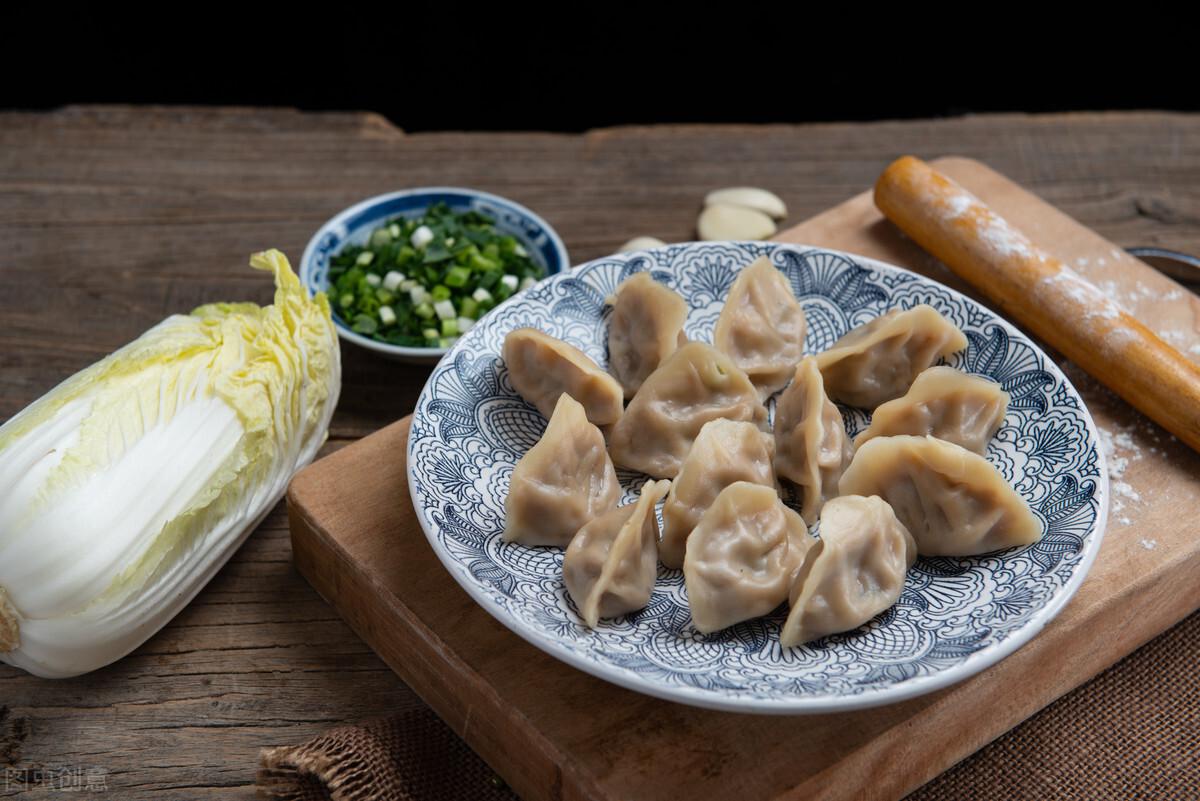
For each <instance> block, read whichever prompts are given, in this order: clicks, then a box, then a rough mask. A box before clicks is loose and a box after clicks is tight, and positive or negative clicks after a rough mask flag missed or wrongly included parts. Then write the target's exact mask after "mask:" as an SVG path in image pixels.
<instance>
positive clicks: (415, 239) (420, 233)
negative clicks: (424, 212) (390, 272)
mask: <svg viewBox="0 0 1200 801" xmlns="http://www.w3.org/2000/svg"><path fill="white" fill-rule="evenodd" d="M408 241H409V242H412V246H413V247H414V248H416V249H417V250H424V249H425V246H426V245H428V244H429V243H430V242H432V241H433V230H432V229H431V228H430V227H429V226H428V225H422V226H420V227H418V228H417V230H415V231H413V232H412V236H411V237H410V238H409V240H408Z"/></svg>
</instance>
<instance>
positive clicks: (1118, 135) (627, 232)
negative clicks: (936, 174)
mask: <svg viewBox="0 0 1200 801" xmlns="http://www.w3.org/2000/svg"><path fill="white" fill-rule="evenodd" d="M903 153H913V154H915V155H918V156H922V157H926V158H929V157H935V156H938V155H941V154H945V153H959V154H963V155H968V156H972V157H975V158H979V159H981V160H983V161H986V162H987V163H989V164H991V165H992V166H994V167H995V168H996V169H998V170H999V171H1001V172H1003V173H1005V174H1007V175H1008V176H1010V177H1012V178H1013V179H1015V180H1016V181H1018V182H1019V183H1021V184H1023V185H1024V186H1026V187H1028V188H1030V189H1031V190H1033V191H1034V192H1036V193H1038V194H1039V195H1041V196H1042V197H1044V198H1045V199H1047V200H1049V201H1051V202H1052V203H1054V204H1055V205H1057V206H1058V207H1059V208H1061V209H1063V210H1064V211H1066V212H1067V213H1069V214H1070V215H1071V216H1073V217H1075V218H1076V219H1079V220H1080V221H1082V222H1084V223H1085V224H1087V225H1088V226H1090V227H1092V228H1093V229H1095V230H1097V231H1099V232H1100V233H1102V234H1103V235H1104V236H1106V237H1107V238H1108V239H1110V240H1112V241H1113V242H1115V243H1118V244H1120V245H1123V246H1126V245H1161V246H1164V247H1173V248H1176V249H1180V250H1185V251H1191V252H1200V117H1196V116H1187V115H1172V114H1151V113H1145V114H1076V115H1066V116H1059V115H1056V116H1042V117H1029V116H1023V115H1003V116H986V117H968V118H963V119H954V120H941V121H931V122H904V123H876V124H829V125H810V126H763V127H739V126H716V127H690V126H664V127H650V128H622V129H613V130H603V131H594V132H590V133H587V134H584V135H549V134H421V135H412V136H409V135H405V134H403V133H401V132H400V131H399V130H397V129H396V128H394V127H392V126H391V125H390V124H388V123H387V122H386V121H384V120H382V119H380V118H378V117H375V116H373V115H369V114H302V113H298V112H293V111H287V110H259V109H219V110H212V109H188V108H171V109H128V108H73V109H67V110H64V111H61V112H57V113H50V114H20V113H8V114H0V288H2V289H3V292H2V293H0V419H6V418H7V417H9V416H11V415H12V414H14V413H15V412H17V411H18V410H19V409H21V408H22V407H24V406H25V405H26V404H28V403H29V402H30V401H32V400H33V399H35V398H36V397H38V396H39V395H41V394H42V393H44V392H45V391H46V390H48V389H50V388H51V387H52V386H53V385H54V384H56V383H57V382H59V381H61V380H62V379H63V378H65V377H67V376H68V375H70V374H71V373H73V372H75V371H76V370H78V369H80V368H82V367H84V366H86V365H88V364H90V363H92V362H93V361H95V360H96V359H98V358H100V357H101V356H103V355H105V354H106V353H108V352H110V351H111V350H113V349H115V348H116V347H118V346H120V345H122V344H124V343H125V342H127V341H129V340H131V339H133V338H135V337H136V336H137V335H139V334H140V333H141V332H142V331H144V330H145V329H146V328H148V327H150V326H151V325H152V324H154V323H155V322H157V321H158V320H160V319H161V318H162V317H164V316H165V315H167V314H169V313H171V312H176V311H181V310H187V309H189V308H191V307H192V306H195V305H197V304H199V303H202V302H207V301H213V300H233V299H247V300H256V301H259V302H266V301H269V299H270V287H269V286H268V284H267V283H265V282H264V281H263V279H262V276H261V275H258V274H255V273H252V272H251V271H250V270H249V269H248V268H246V267H245V263H246V259H247V256H248V255H249V253H251V252H252V251H255V250H259V249H262V248H264V247H268V246H275V247H280V248H283V249H284V250H285V251H286V252H287V253H289V254H290V255H292V256H293V258H298V256H299V253H300V252H301V250H302V249H303V246H304V244H305V242H306V241H307V239H308V237H309V235H310V234H311V233H312V231H313V230H315V229H316V227H317V226H318V225H320V224H321V223H322V222H323V221H324V220H325V219H327V218H328V217H329V216H330V215H332V214H333V213H335V212H336V211H338V210H340V209H341V208H342V207H344V206H345V205H347V204H349V203H351V202H353V201H355V200H358V199H361V198H362V197H365V196H367V195H371V194H375V193H378V192H383V191H388V190H392V189H397V188H402V187H409V186H418V185H424V184H435V183H443V184H444V183H450V184H465V185H469V186H476V187H479V188H481V189H486V190H489V191H494V192H498V193H500V194H504V195H507V196H509V197H512V198H514V199H515V200H518V201H520V202H522V203H525V204H527V205H529V206H531V207H533V208H534V209H536V210H537V211H538V212H539V213H541V214H542V215H543V216H545V217H546V218H547V219H548V220H549V221H550V222H551V223H552V224H553V225H554V226H555V227H556V228H557V229H558V230H559V232H560V233H561V234H562V235H563V238H564V240H565V241H566V243H567V247H568V249H569V250H570V251H571V255H572V257H573V260H575V261H582V260H585V259H588V258H592V257H595V256H599V255H603V254H604V253H606V252H609V251H611V250H612V249H613V248H614V247H615V246H616V245H618V244H619V243H620V242H622V241H624V240H625V239H627V238H628V237H630V236H632V235H635V234H652V235H655V236H658V237H660V238H663V239H667V240H679V239H688V238H690V237H691V236H692V235H693V232H692V227H693V224H694V220H695V215H696V213H697V211H698V206H699V202H700V200H701V198H702V197H703V194H704V192H705V191H707V190H709V189H711V188H714V187H718V186H722V185H729V184H755V185H762V186H766V187H770V188H772V189H774V190H775V191H776V192H778V193H779V194H780V195H781V196H782V197H783V198H784V200H785V201H786V202H787V203H788V206H789V209H790V211H791V215H792V218H793V219H796V220H798V219H803V218H805V217H808V216H810V215H812V214H815V213H817V212H819V211H821V210H822V209H825V208H828V207H830V206H833V205H834V204H836V203H838V202H840V201H842V200H845V199H846V198H848V197H850V196H851V195H854V194H856V193H858V192H859V191H861V190H862V188H864V187H866V186H869V185H870V184H871V182H872V181H873V180H874V179H875V177H876V176H877V175H878V173H879V172H880V171H881V170H882V169H883V167H884V166H886V164H887V163H889V162H890V161H891V160H892V159H893V158H894V157H896V156H898V155H901V154H903ZM426 372H427V371H426V370H424V369H421V368H412V367H402V366H398V365H395V364H393V363H390V362H384V361H381V360H378V359H376V358H374V357H372V356H370V355H369V354H366V353H363V352H361V351H359V350H356V349H352V348H348V349H346V350H345V375H344V382H345V389H344V393H343V401H342V403H341V405H340V407H339V409H338V413H337V415H336V417H335V420H334V426H333V431H332V438H331V442H330V444H329V446H328V449H330V450H332V449H336V448H337V447H339V446H340V445H342V444H344V443H346V442H347V441H350V440H353V439H356V438H358V437H361V436H363V435H364V434H367V433H369V432H371V431H373V430H376V429H378V428H380V427H382V426H383V425H385V424H387V423H390V422H391V421H393V420H396V419H397V418H399V417H401V416H402V415H403V414H405V413H407V412H408V411H409V410H410V409H411V408H412V405H413V402H414V401H415V398H416V396H417V393H418V392H419V391H420V387H421V385H422V383H423V381H424V377H425V375H426ZM1071 377H1072V379H1073V380H1076V379H1077V378H1078V379H1080V380H1081V381H1082V380H1083V377H1082V376H1079V375H1076V374H1072V376H1071ZM1100 403H1101V404H1106V405H1109V406H1111V407H1112V408H1113V409H1114V410H1115V411H1114V413H1115V414H1116V413H1122V414H1125V415H1126V416H1125V417H1123V418H1121V419H1123V420H1126V421H1127V422H1124V423H1122V425H1124V426H1127V427H1128V430H1126V429H1122V431H1121V432H1120V433H1128V434H1129V436H1131V437H1137V440H1136V441H1137V442H1143V441H1144V443H1145V444H1144V445H1143V446H1141V447H1142V452H1143V453H1144V452H1145V449H1147V448H1150V447H1165V446H1162V445H1155V444H1154V441H1153V438H1154V437H1155V436H1158V435H1159V434H1160V432H1156V429H1154V428H1153V427H1152V426H1148V425H1147V424H1146V423H1145V422H1144V421H1142V420H1140V419H1138V418H1137V417H1135V416H1129V415H1128V413H1127V412H1122V409H1124V408H1126V407H1124V404H1122V403H1121V402H1120V401H1118V400H1117V399H1115V398H1107V399H1105V398H1103V397H1102V398H1101V401H1100ZM1134 453H1135V452H1133V451H1130V452H1129V453H1128V455H1127V456H1128V457H1129V458H1131V459H1132V456H1133V455H1134ZM1136 462H1137V460H1136V459H1132V463H1133V464H1136ZM1126 500H1127V501H1129V505H1127V506H1126V507H1125V509H1124V510H1123V511H1119V512H1117V514H1116V515H1115V519H1116V520H1118V521H1119V520H1120V518H1121V516H1122V515H1123V516H1126V517H1130V516H1131V515H1132V516H1136V515H1139V514H1141V513H1143V512H1144V510H1145V508H1146V507H1147V506H1149V504H1148V503H1146V501H1145V500H1143V501H1141V502H1137V503H1136V504H1135V502H1133V501H1132V500H1131V499H1128V498H1127V499H1126ZM1130 519H1132V517H1130ZM1134 547H1138V546H1137V545H1136V543H1135V544H1134ZM1141 547H1144V546H1141ZM1123 623H1124V621H1122V624H1123ZM1119 625H1120V624H1119ZM412 703H419V701H417V700H416V699H415V698H414V697H413V695H412V693H411V692H410V691H409V690H408V689H407V688H406V687H405V686H404V685H403V684H402V683H401V682H400V681H399V680H398V679H397V678H396V677H395V676H394V674H393V673H392V672H391V670H390V669H389V668H388V667H387V666H386V665H385V664H384V663H383V662H382V661H380V660H379V659H378V658H377V657H376V656H374V655H373V654H372V653H371V652H370V651H369V650H368V649H367V647H366V646H365V645H364V644H363V643H362V642H361V640H359V638H358V637H357V636H356V635H355V634H354V633H353V632H352V631H350V629H349V628H348V627H347V626H346V625H345V624H343V623H342V622H341V621H340V620H339V619H338V618H337V616H336V614H335V613H334V612H333V611H332V610H331V609H330V608H329V607H328V606H326V605H325V604H324V602H322V601H321V600H320V599H319V598H318V596H317V595H316V593H315V592H314V591H313V590H312V589H311V588H309V587H308V586H307V584H306V583H305V582H304V581H303V579H301V578H300V577H299V576H298V575H297V574H296V573H295V571H294V569H293V568H292V566H291V563H290V549H289V545H288V541H287V534H286V528H285V521H284V516H283V514H282V512H281V511H279V510H277V511H276V512H275V513H274V514H272V516H271V517H270V518H268V520H267V521H266V522H265V523H264V524H263V526H261V527H260V529H259V531H258V532H257V533H256V534H255V535H254V536H253V537H251V539H250V540H249V542H248V543H247V545H246V546H245V547H244V548H243V549H242V550H241V551H240V552H239V554H238V555H237V556H236V557H235V558H234V559H233V560H232V561H231V562H230V564H229V565H228V566H227V567H226V568H225V569H224V570H223V571H222V572H221V573H220V574H219V575H218V577H217V578H216V579H215V580H214V581H213V582H212V584H211V585H210V586H209V587H208V589H206V590H205V591H204V592H203V593H202V594H201V595H200V597H199V598H198V599H197V601H196V602H195V603H194V604H193V605H192V606H191V607H189V609H187V610H186V611H185V612H184V613H183V614H181V615H180V616H179V617H178V618H177V619H176V620H175V621H174V622H173V623H171V624H170V625H169V626H168V627H167V628H166V629H164V631H163V632H162V633H160V634H159V635H158V636H156V637H155V638H153V639H152V640H151V641H150V642H148V643H147V644H146V645H145V646H144V647H143V648H142V649H140V650H139V651H138V652H137V653H136V654H134V655H133V656H132V657H130V658H128V659H126V660H124V661H122V662H121V663H119V664H117V665H114V666H112V667H110V668H107V669H105V670H102V671H99V672H98V673H96V674H93V675H91V676H88V677H83V678H80V679H75V680H70V681H64V682H45V681H41V680H37V679H33V678H31V677H29V676H26V675H24V674H22V673H20V672H18V671H15V670H12V669H10V668H7V667H0V762H9V763H11V764H12V765H13V766H15V767H14V768H13V769H10V770H9V771H7V772H6V774H5V775H7V776H10V777H11V776H12V775H14V771H17V773H16V775H17V779H16V780H10V779H9V778H4V779H0V795H3V794H14V795H18V796H20V797H22V798H25V797H28V798H51V797H59V796H58V794H57V792H56V791H55V790H54V788H53V787H52V786H51V785H52V782H51V781H50V780H49V779H48V777H52V776H53V775H59V776H63V777H65V778H66V780H68V781H69V780H70V776H72V775H78V776H83V775H84V774H83V773H82V771H83V770H84V769H87V770H91V771H92V773H91V774H87V775H89V776H91V777H93V778H102V779H103V782H104V786H105V787H107V788H108V789H109V791H110V793H111V794H112V795H111V797H119V798H122V799H149V798H154V799H159V800H160V801H161V799H164V798H170V799H176V798H181V799H182V798H251V797H253V794H254V791H253V788H252V786H251V782H252V781H253V774H254V766H255V763H256V759H257V752H258V749H259V748H260V747H264V746H271V745H278V744H283V743H291V742H297V741H299V740H302V739H304V738H305V737H307V736H309V735H311V734H313V733H315V732H317V731H319V730H321V729H323V728H325V727H327V726H329V725H331V724H333V723H337V722H342V721H344V720H351V719H355V718H360V717H365V716H369V715H372V714H379V713H385V712H388V711H391V710H394V709H396V708H398V707H400V706H402V705H404V704H412ZM38 771H41V773H39V772H38ZM72 771H74V772H75V773H71V772H72ZM56 772H57V774H56ZM21 777H25V778H26V779H28V782H27V783H26V784H24V785H23V784H22V783H21V781H20V778H21ZM6 785H7V786H6Z"/></svg>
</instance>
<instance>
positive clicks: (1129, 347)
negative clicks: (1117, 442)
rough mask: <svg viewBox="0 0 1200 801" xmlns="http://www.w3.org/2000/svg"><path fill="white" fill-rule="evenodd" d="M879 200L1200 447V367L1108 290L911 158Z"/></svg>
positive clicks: (925, 244)
mask: <svg viewBox="0 0 1200 801" xmlns="http://www.w3.org/2000/svg"><path fill="white" fill-rule="evenodd" d="M875 204H876V205H877V206H878V207H879V209H880V211H882V212H883V213H884V215H885V216H886V217H887V218H888V219H889V220H891V221H892V222H893V223H895V224H896V226H897V227H899V228H900V230H902V231H903V232H904V233H905V234H907V235H908V236H909V238H910V239H912V240H913V241H915V242H916V243H917V244H918V245H920V246H921V247H922V248H924V249H925V250H927V251H928V252H930V253H931V254H933V255H934V256H935V257H937V258H938V259H940V260H941V261H942V263H944V264H945V265H946V266H947V267H949V268H950V269H951V270H953V271H954V272H955V273H956V274H957V275H958V276H959V277H961V278H963V279H964V280H966V281H967V282H969V283H970V284H972V285H973V286H974V287H975V288H976V289H978V290H980V291H981V292H982V293H983V294H984V295H986V296H987V297H988V298H989V299H990V300H991V301H992V302H993V303H995V304H996V305H997V306H998V307H999V308H1000V309H1001V311H1003V312H1004V313H1005V314H1006V315H1008V316H1009V317H1011V318H1012V319H1013V320H1015V321H1016V322H1018V323H1020V324H1021V325H1023V326H1025V327H1026V328H1027V329H1029V330H1030V331H1032V332H1033V333H1034V334H1035V335H1037V336H1039V337H1040V338H1041V339H1043V340H1045V341H1046V342H1047V343H1049V344H1050V345H1052V346H1053V347H1055V348H1057V349H1058V350H1059V351H1061V352H1062V353H1063V354H1064V355H1065V356H1066V357H1067V358H1069V359H1070V360H1071V361H1073V362H1075V363H1076V364H1078V365H1079V366H1080V367H1082V368H1083V369H1084V370H1086V371H1087V372H1088V373H1089V374H1091V375H1092V376H1094V377H1095V378H1096V379H1098V380H1099V381H1100V382H1101V383H1103V384H1105V385H1106V386H1108V387H1109V388H1110V389H1111V390H1113V391H1114V392H1116V393H1117V394H1118V395H1120V396H1121V397H1122V398H1124V399H1125V400H1126V401H1128V402H1129V403H1130V404H1131V405H1133V406H1134V407H1136V408H1137V409H1139V410H1140V411H1142V412H1143V413H1144V414H1146V415H1147V416H1148V417H1150V418H1151V419H1153V420H1155V421H1156V422H1158V423H1159V424H1160V425H1162V426H1163V427H1164V428H1166V429H1167V430H1169V431H1171V432H1172V433H1174V434H1175V435H1177V436H1178V437H1179V438H1180V439H1182V440H1183V441H1184V442H1186V443H1187V444H1188V445H1189V446H1191V447H1192V448H1194V449H1196V450H1198V451H1200V367H1198V366H1197V365H1196V364H1195V363H1194V362H1192V361H1191V360H1190V359H1189V358H1188V357H1187V356H1185V355H1183V353H1181V352H1180V351H1179V350H1176V349H1175V348H1173V347H1172V346H1171V345H1169V344H1168V343H1167V342H1166V341H1164V340H1163V339H1162V338H1160V337H1159V336H1157V335H1156V334H1155V333H1154V332H1153V331H1151V330H1150V329H1149V328H1148V327H1146V325H1144V324H1143V323H1141V322H1140V321H1139V320H1138V319H1137V318H1135V317H1134V316H1133V315H1132V314H1130V313H1129V312H1128V311H1126V310H1125V309H1124V308H1122V306H1121V305H1120V304H1119V303H1118V302H1117V301H1115V300H1114V299H1113V298H1111V297H1110V296H1109V295H1108V294H1106V293H1105V292H1104V291H1103V290H1102V289H1100V288H1099V287H1097V286H1096V285H1095V284H1093V283H1090V282H1089V281H1087V280H1086V279H1084V278H1083V276H1081V275H1080V274H1079V273H1077V272H1076V271H1075V270H1073V269H1072V268H1071V267H1069V266H1068V265H1066V264H1064V263H1063V262H1061V261H1060V260H1059V259H1057V258H1055V257H1054V256H1052V255H1050V253H1049V252H1047V251H1046V250H1044V249H1042V248H1040V247H1038V246H1037V245H1036V244H1034V243H1033V242H1032V241H1031V240H1030V239H1029V237H1027V236H1026V235H1025V234H1024V233H1022V232H1021V231H1019V230H1017V229H1016V228H1015V227H1013V226H1012V225H1010V224H1009V223H1008V222H1007V221H1006V220H1005V219H1004V218H1002V217H1001V216H1000V215H998V214H996V213H995V212H994V211H992V210H991V209H990V208H989V207H988V206H987V205H986V204H985V203H983V201H981V200H979V198H977V197H975V196H974V195H973V194H971V193H970V192H968V191H967V190H966V189H964V188H963V187H961V186H959V185H958V184H957V183H955V182H954V181H952V180H951V179H950V178H948V177H946V176H945V175H942V174H941V173H940V172H938V171H937V170H935V169H934V168H932V167H930V166H929V165H928V164H926V163H925V162H923V161H920V160H919V159H915V158H912V157H911V156H906V157H904V158H901V159H898V160H897V161H896V162H894V163H893V164H892V165H891V166H889V167H888V168H887V169H886V170H885V171H884V172H883V174H882V175H881V176H880V177H879V181H878V182H877V183H876V185H875Z"/></svg>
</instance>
